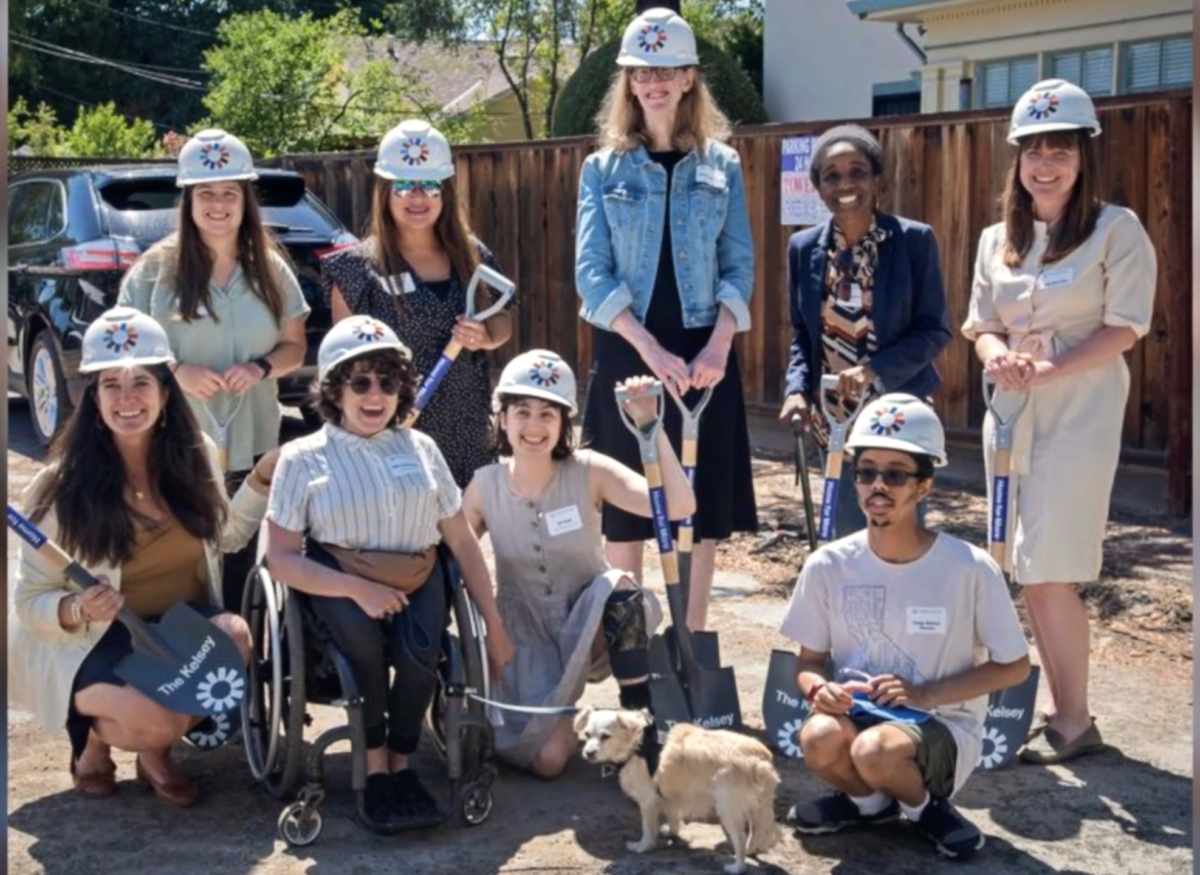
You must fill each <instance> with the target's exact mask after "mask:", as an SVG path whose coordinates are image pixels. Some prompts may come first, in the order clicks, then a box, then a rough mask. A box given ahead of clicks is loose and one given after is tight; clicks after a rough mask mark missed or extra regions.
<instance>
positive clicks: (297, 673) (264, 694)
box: [242, 566, 315, 838]
mask: <svg viewBox="0 0 1200 875" xmlns="http://www.w3.org/2000/svg"><path fill="white" fill-rule="evenodd" d="M288 596H289V593H288V591H287V587H285V586H284V585H283V584H281V583H278V582H277V581H275V580H273V579H272V578H271V576H270V574H269V573H268V572H267V569H266V568H265V567H263V566H259V567H258V569H256V573H255V575H254V577H253V579H252V580H251V581H250V582H249V584H248V585H247V587H246V591H245V593H244V595H243V603H242V616H243V617H245V618H246V622H247V623H248V624H249V625H250V635H251V641H252V643H253V646H254V659H253V660H252V661H251V663H250V671H249V675H250V684H249V687H250V689H249V695H248V697H247V699H246V701H245V702H244V703H243V707H242V734H243V736H244V737H245V748H246V762H247V765H249V767H250V773H251V774H252V775H253V776H254V779H255V780H256V781H259V782H261V783H262V784H263V786H264V787H265V788H266V790H267V792H268V793H269V794H270V795H271V796H273V797H274V798H276V799H281V798H283V797H284V796H287V795H288V794H290V793H291V791H292V789H293V788H294V786H295V784H296V780H297V778H298V777H299V773H300V768H301V765H302V759H303V758H302V753H303V747H304V723H305V707H306V704H307V702H306V699H305V683H304V680H305V679H304V629H303V626H302V623H301V617H300V611H299V605H298V604H297V602H296V600H295V599H293V598H289V597H288ZM314 838H315V836H314Z"/></svg>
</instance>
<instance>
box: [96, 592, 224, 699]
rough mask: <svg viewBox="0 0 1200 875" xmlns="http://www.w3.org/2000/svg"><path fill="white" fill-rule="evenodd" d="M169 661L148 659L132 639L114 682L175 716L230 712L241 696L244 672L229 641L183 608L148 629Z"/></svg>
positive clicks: (159, 657) (158, 656) (155, 657)
mask: <svg viewBox="0 0 1200 875" xmlns="http://www.w3.org/2000/svg"><path fill="white" fill-rule="evenodd" d="M150 625H151V628H153V629H154V631H155V633H156V634H155V636H154V637H155V638H156V639H157V640H158V641H159V642H165V643H167V644H168V645H169V647H170V650H171V656H166V655H162V654H158V653H148V652H146V650H143V649H141V647H140V646H139V642H138V639H137V638H136V637H135V638H134V652H133V653H131V654H130V655H129V656H127V657H125V659H123V660H122V661H121V662H120V663H119V664H118V665H117V667H116V669H115V670H116V673H117V676H118V677H120V678H121V679H122V680H124V681H125V682H126V683H128V684H129V685H130V686H132V687H134V688H135V689H137V690H139V691H141V692H143V693H145V694H146V695H147V696H149V697H150V698H151V699H153V700H154V701H156V702H158V703H159V704H160V705H162V706H163V707H164V708H166V709H168V710H170V711H174V712H176V713H177V714H191V715H194V716H197V717H201V716H208V715H212V714H224V713H226V712H233V711H234V710H235V709H236V708H237V707H238V706H239V705H240V704H241V701H242V699H243V698H244V696H245V694H246V667H245V665H244V664H243V663H242V655H241V653H239V652H238V649H237V646H236V645H235V644H234V643H233V640H232V639H230V637H229V636H228V635H226V634H225V633H224V632H222V631H221V630H220V629H218V628H217V627H216V626H214V625H213V624H212V623H210V622H209V621H208V620H206V619H205V618H204V617H202V616H201V615H200V614H199V613H197V612H196V611H194V610H193V609H192V608H191V607H189V606H188V605H185V604H179V605H175V606H174V607H173V608H171V610H169V611H167V613H166V614H164V615H163V618H162V619H161V620H159V621H158V622H157V623H153V624H150Z"/></svg>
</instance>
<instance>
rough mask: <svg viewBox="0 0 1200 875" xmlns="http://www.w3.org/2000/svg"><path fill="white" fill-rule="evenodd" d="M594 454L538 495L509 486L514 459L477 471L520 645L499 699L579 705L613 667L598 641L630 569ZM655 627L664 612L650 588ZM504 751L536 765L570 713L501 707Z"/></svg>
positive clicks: (564, 465) (504, 606) (501, 588)
mask: <svg viewBox="0 0 1200 875" xmlns="http://www.w3.org/2000/svg"><path fill="white" fill-rule="evenodd" d="M591 455H592V454H591V453H590V452H588V451H587V450H580V451H578V452H576V453H575V454H573V455H572V456H571V457H569V458H567V459H564V460H563V461H561V462H557V463H556V464H555V475H554V479H553V480H551V481H550V485H549V486H547V487H546V489H545V491H543V493H542V495H541V497H540V498H539V499H538V500H537V501H526V500H525V499H523V498H520V497H518V496H517V495H515V494H514V493H513V492H512V490H511V489H510V488H509V486H508V478H507V476H506V471H507V468H508V466H507V464H506V463H505V462H501V463H499V464H495V465H488V466H487V467H485V468H480V469H479V470H478V471H476V472H475V480H476V482H477V483H478V486H479V490H480V499H481V501H480V504H481V508H482V512H483V521H484V525H485V526H486V527H487V530H488V532H489V534H490V535H491V541H492V549H493V551H494V552H495V556H496V607H497V609H498V610H499V612H500V616H501V617H502V618H503V620H504V628H505V630H506V631H507V632H508V636H509V638H510V639H511V640H512V642H513V645H514V647H515V649H516V656H515V657H514V659H513V661H512V663H510V664H509V666H508V667H507V668H506V669H505V670H504V673H503V674H502V675H501V676H500V677H499V678H497V679H493V687H492V698H494V699H496V700H497V701H500V702H505V703H508V704H513V705H535V706H561V705H574V704H575V703H576V702H577V701H579V697H580V696H582V695H583V690H584V687H585V686H586V684H587V683H588V682H589V681H590V682H593V683H594V682H596V681H600V680H603V679H605V678H606V677H608V676H609V674H611V668H610V667H609V664H608V656H607V655H603V656H601V657H600V658H599V659H598V660H595V661H593V660H592V657H591V649H592V642H593V641H594V640H595V638H596V633H597V631H599V629H600V621H601V617H602V615H603V613H604V603H605V602H606V601H607V600H608V597H609V595H610V594H611V593H612V591H613V589H614V588H615V587H616V585H617V584H618V583H619V582H620V581H621V579H622V578H623V577H625V574H624V572H621V571H616V570H614V569H611V568H609V565H608V563H607V562H606V561H605V559H604V550H603V539H602V536H601V534H600V508H599V507H597V506H596V505H595V504H594V503H593V502H592V500H591V495H590V492H589V490H588V469H589V467H590V466H589V460H590V458H591ZM646 619H647V624H648V627H649V629H650V630H651V631H653V630H654V629H655V628H656V627H657V626H658V624H659V623H660V622H661V621H662V609H661V607H660V606H659V604H658V601H657V600H656V599H655V598H654V596H653V595H652V594H651V593H649V592H647V593H646ZM499 716H500V718H501V719H502V720H503V723H502V725H499V726H497V727H496V750H497V752H498V753H499V754H500V756H501V757H503V758H504V759H506V760H508V761H509V762H512V763H513V764H515V765H517V766H519V767H521V768H526V767H528V766H529V763H530V762H531V761H532V759H533V757H534V755H535V754H536V753H537V752H538V750H540V749H541V747H542V745H543V744H545V742H546V739H547V738H548V737H549V735H550V733H551V732H552V731H553V730H554V726H555V724H556V722H557V721H558V720H560V719H562V718H560V717H555V716H547V715H537V716H531V715H525V714H519V713H517V712H515V711H503V712H500V714H499Z"/></svg>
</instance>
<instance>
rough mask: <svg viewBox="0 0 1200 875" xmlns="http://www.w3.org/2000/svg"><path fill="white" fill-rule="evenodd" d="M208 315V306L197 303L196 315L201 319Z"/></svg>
mask: <svg viewBox="0 0 1200 875" xmlns="http://www.w3.org/2000/svg"><path fill="white" fill-rule="evenodd" d="M207 315H208V308H207V307H205V306H204V305H203V304H197V305H196V316H197V317H198V318H200V319H203V318H204V317H206V316H207Z"/></svg>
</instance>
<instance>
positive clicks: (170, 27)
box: [79, 0, 216, 39]
mask: <svg viewBox="0 0 1200 875" xmlns="http://www.w3.org/2000/svg"><path fill="white" fill-rule="evenodd" d="M79 2H80V3H84V4H86V5H88V6H94V7H95V8H97V9H101V10H103V11H104V12H108V13H110V14H112V15H119V16H121V17H122V18H129V19H132V20H133V21H141V22H143V23H145V24H152V25H154V26H155V27H165V28H167V29H168V30H177V31H179V32H180V33H191V34H195V35H196V36H206V37H208V38H209V39H216V34H214V33H210V32H209V31H204V30H196V29H195V28H191V27H180V26H179V25H177V24H167V23H166V22H162V21H155V20H154V19H153V18H143V17H142V16H140V15H134V14H133V13H130V12H122V11H121V10H119V9H113V8H112V7H111V6H105V5H104V4H102V3H95V2H93V0H79Z"/></svg>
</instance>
